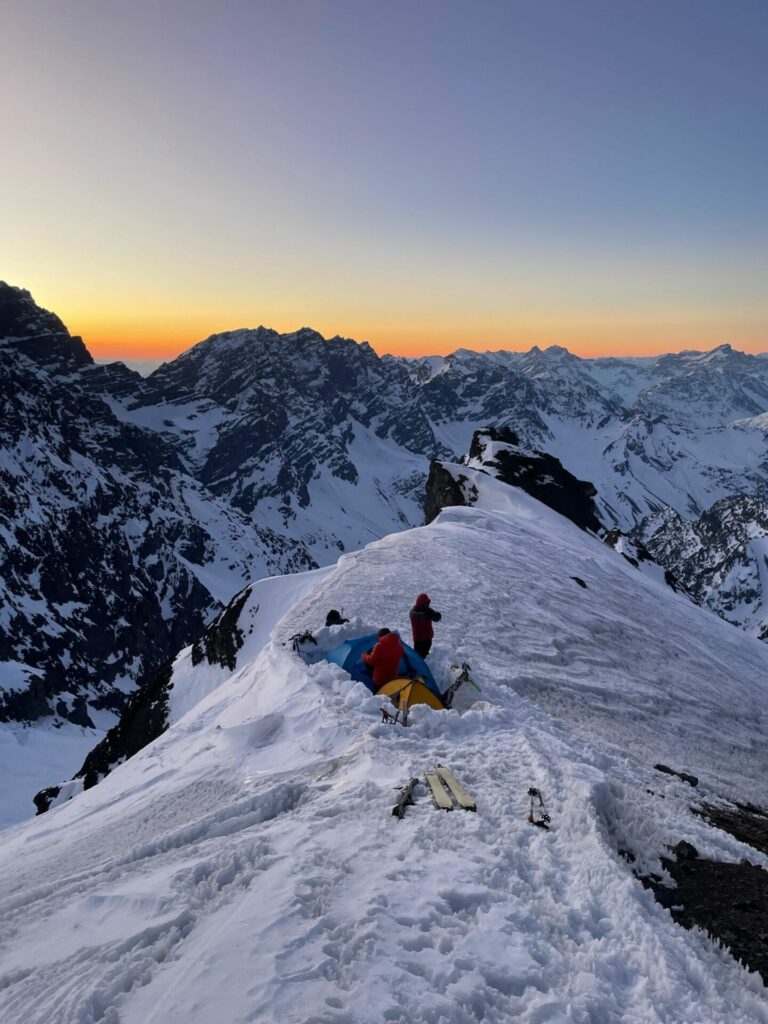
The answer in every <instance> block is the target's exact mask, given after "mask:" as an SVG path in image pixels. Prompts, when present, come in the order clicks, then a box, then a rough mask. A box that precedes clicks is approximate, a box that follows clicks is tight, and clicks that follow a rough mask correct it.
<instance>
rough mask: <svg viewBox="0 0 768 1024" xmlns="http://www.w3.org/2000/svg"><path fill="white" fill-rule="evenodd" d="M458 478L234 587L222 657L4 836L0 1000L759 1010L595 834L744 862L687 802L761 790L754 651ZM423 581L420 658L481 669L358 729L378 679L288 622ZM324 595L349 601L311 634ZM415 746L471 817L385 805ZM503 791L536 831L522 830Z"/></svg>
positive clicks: (430, 1016) (166, 1007)
mask: <svg viewBox="0 0 768 1024" xmlns="http://www.w3.org/2000/svg"><path fill="white" fill-rule="evenodd" d="M467 472H468V473H472V472H473V471H472V470H468V471H467ZM476 483H477V485H478V487H479V488H480V489H481V491H482V493H481V499H482V502H481V504H480V505H478V507H474V508H457V509H451V510H448V511H446V512H444V513H443V514H442V515H441V516H440V517H439V518H438V519H437V520H436V521H435V522H434V523H433V524H431V525H430V526H428V527H424V528H421V529H416V530H410V531H408V532H405V533H401V534H397V535H393V536H390V537H386V538H384V539H383V540H380V541H378V542H376V543H374V544H371V545H369V546H368V547H367V548H365V549H364V550H363V551H360V552H357V553H354V554H349V555H345V556H343V557H342V558H341V559H340V561H339V563H338V566H337V567H336V568H335V569H332V570H330V571H323V572H321V573H318V574H316V575H315V576H314V578H308V577H307V576H296V577H295V578H293V579H291V580H286V578H281V579H280V580H278V581H276V582H275V584H274V586H275V601H276V603H277V605H278V606H279V607H278V611H282V610H283V609H287V611H286V613H285V614H284V615H283V616H282V617H281V618H279V620H278V621H277V622H276V624H274V628H272V625H273V622H274V615H273V614H272V612H270V610H269V591H270V586H271V584H270V582H269V581H265V582H263V583H261V584H259V587H258V598H256V597H254V596H253V595H251V597H250V598H249V601H248V604H247V606H246V607H245V608H244V611H243V614H242V615H241V625H242V627H243V630H244V635H245V643H244V646H243V647H242V648H241V650H240V651H239V653H238V663H237V669H236V671H235V672H234V673H228V672H224V671H221V672H218V673H210V672H208V674H205V672H203V673H201V674H200V675H199V676H196V675H195V671H194V669H193V667H192V666H191V664H190V663H189V662H188V660H186V658H187V656H186V654H182V655H181V656H180V658H179V659H177V663H176V669H175V671H174V689H178V692H177V693H175V694H174V695H173V698H172V704H173V708H174V715H173V717H174V724H173V725H172V726H171V728H170V729H169V730H168V732H166V733H165V734H164V735H163V736H162V737H160V739H158V740H157V741H155V742H154V743H153V744H152V745H151V746H150V747H148V748H146V749H145V750H144V751H142V752H141V753H140V754H139V755H137V756H136V757H134V758H133V759H131V760H130V761H129V762H127V763H126V764H124V765H122V766H121V767H119V768H118V769H117V770H115V771H114V772H113V773H112V774H111V775H110V776H109V777H108V778H107V779H106V780H104V781H103V782H102V783H101V784H99V785H98V786H97V787H95V788H94V789H91V790H89V791H87V792H85V793H82V794H80V795H79V796H77V797H76V798H75V799H73V800H72V801H70V802H69V803H67V804H64V805H61V806H59V807H56V808H55V809H54V810H52V811H51V812H49V813H48V814H47V815H45V816H44V817H42V818H39V819H36V820H33V821H30V822H27V823H24V824H22V825H18V826H15V827H14V828H13V829H11V830H8V831H7V832H6V833H4V834H3V836H2V842H1V843H0V880H1V881H0V886H2V890H1V891H0V915H2V921H3V929H2V933H1V934H0V1020H2V1021H3V1024H94V1022H97V1021H98V1022H104V1024H213V1022H216V1024H235V1022H237V1024H244V1022H246V1021H250V1022H253V1021H258V1022H261V1021H264V1022H273V1021H275V1022H286V1024H288V1022H294V1024H299V1022H301V1024H309V1022H313V1024H335V1022H339V1024H341V1022H344V1024H357V1022H360V1024H368V1022H370V1024H374V1022H375V1024H380V1022H381V1021H390V1022H401V1024H406V1022H407V1024H420V1022H425V1024H438V1022H448V1024H470V1022H476V1021H485V1022H502V1021H504V1022H507V1021H522V1022H526V1024H534V1022H535V1024H544V1022H547V1024H554V1022H559V1024H565V1022H571V1021H578V1022H594V1024H597V1022H611V1021H632V1022H663V1024H672V1022H698V1024H702V1022H708V1024H709V1022H728V1024H739V1022H756V1021H766V1022H768V1002H767V1001H766V998H765V997H766V992H765V989H764V987H763V984H762V982H761V980H760V979H759V977H758V976H757V975H754V974H750V973H749V972H748V971H747V970H746V969H745V968H744V967H742V966H741V965H739V964H738V963H736V962H735V961H734V960H733V959H732V958H731V956H730V955H729V954H728V953H727V951H726V950H724V949H723V948H722V947H720V946H718V945H717V944H716V943H714V942H713V941H712V940H710V939H709V938H708V937H707V936H706V935H704V934H703V933H698V932H688V931H685V930H683V929H682V928H680V927H679V926H678V925H677V924H676V923H675V922H674V921H673V920H672V918H671V916H670V914H669V912H668V911H667V910H665V909H663V908H662V907H661V906H659V905H658V904H657V903H655V902H654V900H653V897H652V895H651V894H650V893H649V892H647V891H646V890H644V889H643V888H642V886H641V885H640V883H639V882H637V881H636V880H635V879H634V877H633V875H632V873H631V870H630V867H629V865H628V864H627V863H626V862H625V861H624V860H623V859H622V858H621V857H620V856H619V855H618V853H617V849H618V848H623V849H625V850H629V851H631V852H633V853H634V854H635V856H636V858H637V861H636V865H637V866H639V867H640V868H642V869H649V870H653V869H655V870H658V871H661V868H660V865H659V862H658V855H659V853H661V852H663V850H664V844H673V843H675V842H677V841H678V840H680V839H688V840H690V841H692V842H693V843H694V844H695V845H696V846H697V847H698V849H699V851H700V853H701V854H702V855H704V856H707V855H709V856H713V857H717V858H719V859H723V860H731V861H738V860H740V859H741V858H742V857H748V858H749V859H751V860H752V861H753V862H755V863H761V864H765V861H766V859H767V858H764V857H763V856H762V855H759V854H757V853H755V851H753V850H750V849H749V848H747V847H744V846H742V845H741V844H740V843H739V842H737V841H736V840H735V839H732V838H731V837H730V836H728V835H727V834H726V833H723V832H719V831H716V830H714V829H712V828H711V827H709V826H707V825H706V824H705V823H704V822H703V821H702V820H701V819H698V818H696V817H694V816H693V815H692V814H691V813H690V804H691V803H692V802H694V800H696V799H700V798H701V799H709V800H717V799H719V798H723V797H731V796H738V797H740V798H741V799H755V800H759V799H760V798H761V796H762V780H764V779H765V776H766V768H767V767H768V752H767V751H766V748H765V743H764V737H765V732H766V725H767V724H768V692H766V683H765V680H766V678H768V671H767V670H768V650H767V649H766V647H765V645H762V644H760V643H758V642H757V641H755V640H752V639H751V638H749V637H747V636H745V634H744V633H743V632H741V631H739V630H738V629H736V628H735V627H733V626H730V625H728V624H726V623H724V622H722V621H721V620H719V619H717V618H716V617H715V616H713V615H711V614H709V613H708V612H706V611H704V610H702V609H700V608H698V607H696V606H694V605H692V604H691V602H690V601H688V600H687V599H685V598H683V597H679V596H677V595H675V594H673V593H672V592H671V591H670V590H669V589H668V588H665V587H663V586H662V585H660V584H658V583H656V582H655V581H653V580H651V579H649V578H647V577H646V576H644V575H643V574H641V573H640V572H638V571H637V570H636V569H634V568H633V567H632V566H631V565H629V564H628V563H627V562H626V560H625V559H623V558H622V557H621V556H620V555H619V554H618V553H617V552H615V551H613V550H612V549H610V548H608V547H607V546H606V545H604V544H602V543H601V542H599V541H598V540H597V539H595V538H593V537H591V536H589V535H587V534H585V533H583V532H581V531H579V530H578V529H577V528H576V527H575V526H572V524H570V523H569V522H567V521H565V520H563V519H561V518H560V517H558V516H557V515H556V514H554V513H552V512H550V511H549V510H548V509H546V508H544V507H543V506H541V505H540V504H538V503H537V502H535V501H533V500H532V499H530V498H528V497H527V496H526V495H524V494H522V493H521V492H518V491H517V490H515V489H513V488H508V487H504V485H500V484H498V483H497V482H496V481H493V480H491V479H490V478H488V477H484V476H483V474H481V473H477V474H476ZM481 506H482V507H481ZM572 577H579V578H580V579H581V580H583V581H584V582H585V583H586V585H587V589H584V588H583V587H582V586H581V585H579V584H578V583H577V582H576V581H575V580H574V579H573V578H572ZM292 587H295V591H294V593H293V594H290V593H289V591H290V589H291V588H292ZM424 589H427V590H428V591H429V593H430V595H431V596H432V600H433V604H434V606H435V607H436V608H438V609H439V610H440V611H441V612H442V613H443V620H442V622H441V623H440V624H439V626H438V633H437V641H436V647H435V649H434V651H433V655H432V657H431V659H430V663H431V665H432V667H433V669H434V671H435V673H436V676H437V677H438V679H439V680H441V681H442V682H443V683H445V682H446V681H447V679H448V675H449V672H450V664H451V663H452V662H455V661H464V660H467V661H469V662H470V663H471V665H472V669H473V676H474V678H475V679H476V680H477V682H478V684H479V685H480V686H481V688H482V693H481V694H478V693H476V692H475V691H474V690H471V691H469V692H468V690H467V688H466V687H465V689H464V690H462V691H460V695H459V696H460V698H461V700H460V701H459V707H458V709H457V710H453V711H450V712H436V711H431V710H429V709H427V708H423V707H422V708H417V709H415V710H414V712H413V724H412V726H411V727H410V728H408V729H403V728H401V727H399V726H398V727H394V726H387V725H384V724H382V723H381V716H380V714H379V709H380V706H381V703H382V702H381V699H379V698H376V697H374V696H371V695H370V694H369V693H368V691H367V690H366V689H365V687H364V686H362V685H361V684H357V683H352V682H351V681H350V680H349V678H348V677H347V676H346V675H345V673H344V672H343V671H342V670H341V669H339V668H338V667H336V666H334V665H331V664H329V663H327V662H325V661H322V660H320V661H316V662H315V663H313V664H307V663H306V661H305V660H302V659H301V658H300V657H299V656H298V655H297V654H295V653H294V652H293V651H292V649H291V647H290V645H289V644H286V643H285V641H286V640H287V639H288V638H289V637H290V636H291V635H292V634H294V633H296V632H298V631H301V630H304V629H306V628H311V629H313V630H318V632H317V636H318V639H319V640H320V645H321V647H323V646H324V647H328V646H330V645H331V644H332V643H334V642H336V640H340V639H342V638H343V637H344V636H346V635H350V634H353V633H354V632H355V631H360V632H362V631H363V629H370V628H371V627H376V626H381V625H387V626H389V627H391V628H399V629H401V630H405V629H406V627H407V610H408V607H409V604H410V602H411V601H412V599H413V597H414V595H415V594H416V593H418V592H419V591H421V590H424ZM331 607H336V608H342V607H343V608H344V609H345V611H346V613H347V614H348V615H349V614H353V615H355V616H357V617H358V618H357V619H356V620H353V622H352V623H351V624H350V626H347V627H331V628H330V629H325V628H324V627H322V623H323V622H324V619H325V614H326V612H327V611H328V609H329V608H331ZM260 616H261V618H260ZM264 616H266V618H264ZM319 627H322V628H319ZM270 630H271V632H270ZM310 647H311V645H310ZM314 656H315V657H316V656H317V652H314ZM200 668H201V669H205V670H207V669H209V668H210V666H206V665H201V666H200ZM657 761H664V762H666V763H668V764H670V765H672V766H675V767H678V768H683V769H685V770H687V771H690V772H693V773H695V774H696V775H698V776H699V777H700V780H701V781H700V785H699V788H698V790H697V791H695V793H694V791H693V790H691V789H690V787H688V786H687V785H685V784H684V783H683V782H680V781H679V780H677V779H675V778H672V777H670V776H665V775H661V774H660V773H658V772H655V771H654V769H653V765H654V764H655V763H656V762H657ZM438 762H441V763H444V764H448V765H450V766H452V767H453V769H454V771H455V772H456V774H457V775H458V776H459V778H460V779H461V780H462V782H463V783H464V784H465V785H466V786H467V788H468V789H469V790H470V791H471V792H472V794H473V795H474V796H475V797H476V800H477V813H476V814H472V813H466V812H463V811H461V810H459V809H456V810H454V811H453V812H451V813H446V812H441V811H438V810H437V809H436V808H435V807H434V806H433V805H432V802H431V800H430V799H429V798H428V797H427V795H426V793H425V791H424V789H423V787H422V788H421V789H420V790H419V792H418V798H417V801H416V804H415V806H413V807H411V808H409V809H408V811H407V813H406V816H405V818H404V819H403V820H402V821H398V820H396V819H395V818H393V817H392V816H391V813H390V810H391V807H392V805H393V804H394V802H395V799H396V795H397V794H396V787H398V786H401V785H402V784H403V783H405V782H406V780H407V779H408V778H410V777H411V776H418V777H420V778H423V776H424V772H425V770H426V769H429V768H431V767H433V766H434V765H435V764H436V763H438ZM530 786H536V787H539V788H540V789H541V791H542V793H543V795H544V799H545V801H546V804H547V809H548V811H549V813H550V814H551V817H552V829H551V831H549V832H546V831H544V830H541V829H537V828H532V827H531V826H530V825H529V824H528V823H527V820H526V817H527V813H528V797H527V790H528V788H529V787H530ZM649 790H651V791H652V793H649V792H648V791H649Z"/></svg>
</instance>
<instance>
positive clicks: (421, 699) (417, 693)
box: [377, 679, 445, 718]
mask: <svg viewBox="0 0 768 1024" xmlns="http://www.w3.org/2000/svg"><path fill="white" fill-rule="evenodd" d="M377 693H378V695H379V697H391V698H392V700H393V701H394V703H395V704H396V705H397V707H398V708H399V709H400V711H401V712H402V713H403V718H405V715H406V714H407V713H408V709H409V708H411V707H412V706H413V705H414V704H427V705H428V706H429V707H431V708H434V709H435V710H436V711H440V710H442V709H443V708H444V707H445V704H444V703H443V701H442V699H441V698H440V697H436V696H435V694H434V693H433V692H432V691H431V690H430V689H429V687H428V686H426V685H425V684H424V683H422V682H421V680H420V679H390V681H389V682H388V683H384V685H383V686H382V687H380V689H379V690H377Z"/></svg>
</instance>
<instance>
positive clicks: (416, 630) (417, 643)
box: [411, 594, 442, 658]
mask: <svg viewBox="0 0 768 1024" xmlns="http://www.w3.org/2000/svg"><path fill="white" fill-rule="evenodd" d="M441 618H442V616H441V614H440V612H436V611H435V609H434V608H433V607H432V606H431V604H430V601H429V594H419V596H418V597H417V598H416V604H415V605H414V606H413V608H411V629H412V630H413V649H414V651H416V653H417V654H418V655H420V657H422V658H426V657H427V655H428V654H429V650H430V648H431V646H432V637H433V636H434V633H435V631H434V629H433V628H432V623H433V622H439V621H440V619H441Z"/></svg>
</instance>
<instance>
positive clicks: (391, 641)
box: [363, 633, 404, 689]
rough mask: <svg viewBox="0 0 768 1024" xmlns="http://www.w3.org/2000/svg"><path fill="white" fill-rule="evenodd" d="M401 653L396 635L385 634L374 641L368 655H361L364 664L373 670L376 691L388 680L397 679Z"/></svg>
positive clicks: (400, 646) (400, 645)
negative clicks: (374, 643) (373, 645)
mask: <svg viewBox="0 0 768 1024" xmlns="http://www.w3.org/2000/svg"><path fill="white" fill-rule="evenodd" d="M403 653H404V652H403V645H402V644H401V643H400V637H399V636H398V635H397V633H387V635H386V636H383V637H382V638H381V640H377V641H376V646H375V647H374V648H373V650H372V651H371V653H370V654H368V653H367V652H366V653H365V654H364V655H363V661H364V662H365V664H366V665H367V666H368V667H369V668H371V669H373V684H374V686H375V687H376V688H377V689H378V688H379V687H380V686H383V685H384V683H388V682H389V681H390V679H396V678H397V674H398V672H399V671H400V659H401V658H402V656H403Z"/></svg>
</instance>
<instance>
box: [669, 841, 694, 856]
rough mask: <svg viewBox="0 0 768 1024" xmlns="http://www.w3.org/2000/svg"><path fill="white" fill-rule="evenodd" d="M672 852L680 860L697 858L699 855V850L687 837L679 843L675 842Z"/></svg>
mask: <svg viewBox="0 0 768 1024" xmlns="http://www.w3.org/2000/svg"><path fill="white" fill-rule="evenodd" d="M672 853H674V855H675V857H676V858H677V859H678V860H696V858H697V857H698V856H699V851H698V850H697V849H696V847H695V846H694V845H693V843H689V842H688V841H687V840H685V839H681V840H680V842H679V843H675V845H674V846H673V847H672Z"/></svg>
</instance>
